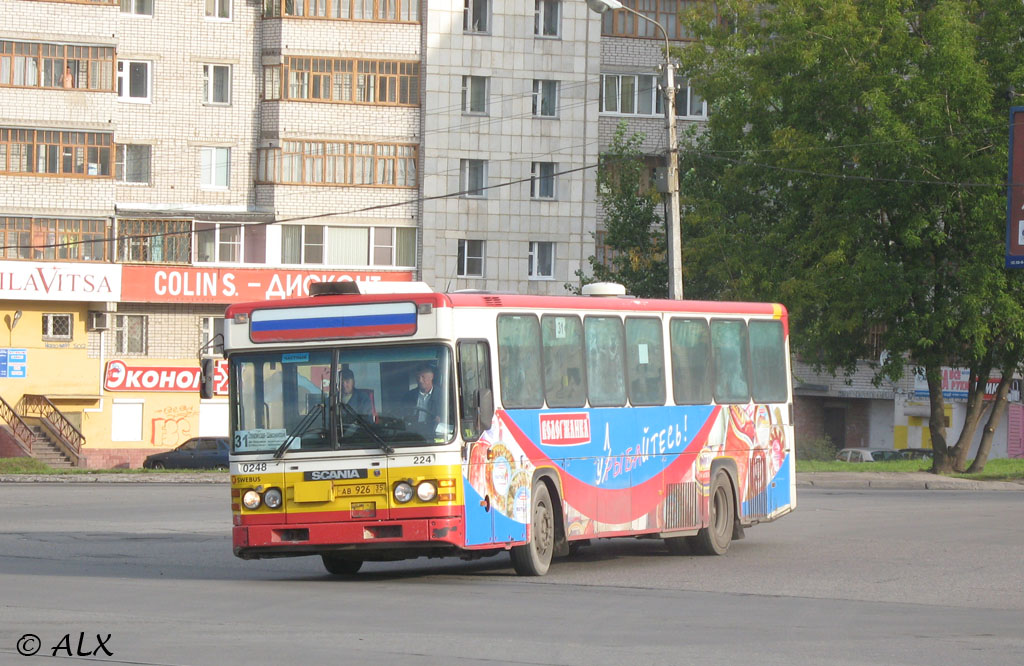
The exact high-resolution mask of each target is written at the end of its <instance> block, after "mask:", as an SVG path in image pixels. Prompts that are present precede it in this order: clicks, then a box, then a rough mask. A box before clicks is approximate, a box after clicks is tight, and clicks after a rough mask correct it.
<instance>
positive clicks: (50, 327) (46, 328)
mask: <svg viewBox="0 0 1024 666" xmlns="http://www.w3.org/2000/svg"><path fill="white" fill-rule="evenodd" d="M73 320H74V317H73V316H72V315H70V314H44V315H43V340H70V339H71V324H72V322H73Z"/></svg>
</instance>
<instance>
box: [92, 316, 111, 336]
mask: <svg viewBox="0 0 1024 666" xmlns="http://www.w3.org/2000/svg"><path fill="white" fill-rule="evenodd" d="M109 328H110V313H109V312H90V313H89V330H90V331H106V330H108V329H109Z"/></svg>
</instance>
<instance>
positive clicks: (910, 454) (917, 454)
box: [900, 449, 932, 460]
mask: <svg viewBox="0 0 1024 666" xmlns="http://www.w3.org/2000/svg"><path fill="white" fill-rule="evenodd" d="M900 455H901V456H903V459H904V460H931V459H932V450H931V449H900Z"/></svg>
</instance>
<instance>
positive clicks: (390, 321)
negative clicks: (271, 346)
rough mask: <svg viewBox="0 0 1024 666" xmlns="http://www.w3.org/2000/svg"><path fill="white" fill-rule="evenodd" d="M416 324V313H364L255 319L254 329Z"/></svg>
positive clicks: (278, 329) (307, 328) (291, 329)
mask: <svg viewBox="0 0 1024 666" xmlns="http://www.w3.org/2000/svg"><path fill="white" fill-rule="evenodd" d="M401 324H406V325H411V326H415V325H416V314H415V313H413V314H397V315H362V316H358V317H308V318H304V319H277V320H271V321H259V322H257V321H254V322H253V323H252V330H253V331H297V330H309V329H317V328H347V327H349V326H395V325H401Z"/></svg>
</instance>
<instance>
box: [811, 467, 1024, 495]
mask: <svg viewBox="0 0 1024 666" xmlns="http://www.w3.org/2000/svg"><path fill="white" fill-rule="evenodd" d="M796 485H797V486H798V487H805V488H830V489H836V490H851V489H874V490H971V491H1010V492H1013V491H1016V492H1022V491H1024V481H976V480H973V479H960V478H956V477H941V476H936V475H934V474H930V473H927V472H916V473H901V472H889V473H884V472H811V473H804V474H797V478H796Z"/></svg>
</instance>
